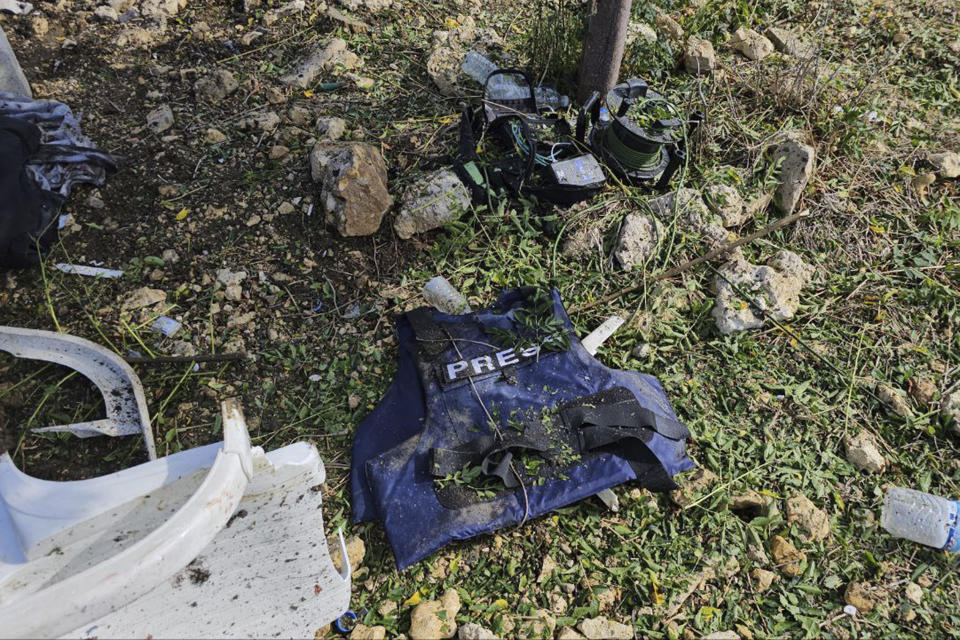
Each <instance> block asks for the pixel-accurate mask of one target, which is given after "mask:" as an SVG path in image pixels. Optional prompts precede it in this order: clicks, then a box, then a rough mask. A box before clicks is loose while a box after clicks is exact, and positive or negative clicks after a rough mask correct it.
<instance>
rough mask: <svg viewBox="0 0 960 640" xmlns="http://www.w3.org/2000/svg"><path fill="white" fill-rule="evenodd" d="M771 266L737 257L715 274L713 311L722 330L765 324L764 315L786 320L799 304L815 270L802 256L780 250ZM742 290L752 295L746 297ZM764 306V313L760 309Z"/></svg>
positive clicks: (742, 329) (739, 329) (734, 329)
mask: <svg viewBox="0 0 960 640" xmlns="http://www.w3.org/2000/svg"><path fill="white" fill-rule="evenodd" d="M771 263H772V264H776V265H777V266H779V267H780V268H781V269H783V270H782V271H781V270H777V269H774V268H773V267H772V266H758V265H753V264H750V263H749V262H747V261H746V260H743V259H735V260H731V261H730V262H728V263H726V264H725V265H723V266H722V267H721V268H720V270H719V274H718V275H717V278H716V288H717V298H716V304H715V305H714V307H713V311H712V312H711V315H712V316H713V319H714V321H715V322H716V324H717V328H718V329H719V330H720V333H722V334H724V335H727V334H730V333H735V332H737V331H745V330H747V329H756V328H759V327H762V326H763V324H764V320H765V318H771V319H773V320H777V321H779V320H787V319H789V318H792V317H793V315H794V313H796V310H797V307H798V306H799V305H800V291H801V290H802V289H803V287H804V286H806V284H807V282H809V280H810V277H811V273H812V270H811V269H810V267H809V266H808V265H806V263H804V262H803V261H802V260H801V259H800V258H799V256H797V255H796V254H794V253H793V252H790V251H787V250H785V249H784V250H781V251H780V252H779V253H778V254H777V256H775V257H774V258H773V259H772V260H771ZM739 291H742V292H743V293H744V294H747V295H751V296H753V297H752V298H751V299H750V301H749V302H748V301H746V300H743V298H742V297H741V294H740V293H739ZM758 308H759V310H762V313H759V312H758Z"/></svg>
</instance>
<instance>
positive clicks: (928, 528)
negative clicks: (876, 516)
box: [880, 487, 960, 553]
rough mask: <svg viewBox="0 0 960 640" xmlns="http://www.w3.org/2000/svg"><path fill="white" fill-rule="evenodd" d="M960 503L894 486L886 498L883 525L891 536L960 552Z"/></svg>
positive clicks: (881, 517)
mask: <svg viewBox="0 0 960 640" xmlns="http://www.w3.org/2000/svg"><path fill="white" fill-rule="evenodd" d="M958 520H960V502H957V501H956V500H947V499H946V498H940V497H938V496H934V495H930V494H929V493H924V492H922V491H914V490H913V489H903V488H900V487H892V488H890V489H888V490H887V494H886V496H884V499H883V512H882V513H881V515H880V524H881V525H882V526H883V528H884V529H886V530H887V532H888V533H890V535H893V536H896V537H898V538H906V539H907V540H912V541H913V542H917V543H920V544H925V545H927V546H928V547H933V548H935V549H943V550H945V551H950V552H954V553H955V552H958V551H960V521H958Z"/></svg>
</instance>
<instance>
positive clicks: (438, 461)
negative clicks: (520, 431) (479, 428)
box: [430, 435, 547, 489]
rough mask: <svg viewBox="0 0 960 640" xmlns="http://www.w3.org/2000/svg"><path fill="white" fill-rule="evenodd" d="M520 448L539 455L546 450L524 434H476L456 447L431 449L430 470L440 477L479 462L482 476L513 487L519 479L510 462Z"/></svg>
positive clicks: (543, 445)
mask: <svg viewBox="0 0 960 640" xmlns="http://www.w3.org/2000/svg"><path fill="white" fill-rule="evenodd" d="M523 450H531V451H536V452H538V453H541V454H542V453H544V452H546V451H547V446H546V445H545V444H543V443H541V442H537V441H535V440H531V439H530V438H525V437H523V436H515V437H506V438H504V439H503V440H500V441H498V440H497V438H496V437H494V436H492V435H490V436H479V437H477V438H474V439H473V440H471V441H470V442H467V443H466V444H463V445H461V446H459V447H454V448H451V449H446V448H442V447H435V448H433V449H432V450H431V451H430V454H431V456H430V457H431V459H430V473H432V474H433V476H434V477H437V478H442V477H445V476H448V475H450V474H452V473H455V472H457V471H459V470H460V469H463V468H464V467H466V466H477V465H479V466H480V468H481V469H482V471H483V473H484V475H487V476H491V477H496V478H500V480H501V481H502V482H503V486H504V487H506V488H507V489H514V488H516V487H519V486H520V482H519V480H518V479H517V477H516V475H515V474H514V473H513V471H512V470H511V469H510V463H511V462H512V461H513V455H514V453H515V452H517V451H523Z"/></svg>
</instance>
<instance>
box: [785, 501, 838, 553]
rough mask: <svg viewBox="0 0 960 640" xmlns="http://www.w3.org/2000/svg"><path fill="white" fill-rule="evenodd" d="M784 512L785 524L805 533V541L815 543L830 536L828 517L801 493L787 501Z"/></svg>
mask: <svg viewBox="0 0 960 640" xmlns="http://www.w3.org/2000/svg"><path fill="white" fill-rule="evenodd" d="M784 512H785V514H786V518H787V522H789V523H790V524H796V525H798V526H799V527H800V528H801V529H802V530H803V531H805V532H806V540H808V541H810V542H816V541H818V540H824V539H826V538H828V537H829V536H830V516H828V515H827V514H826V512H825V511H823V510H822V509H820V508H819V507H817V505H815V504H813V502H811V501H810V499H809V498H807V496H805V495H803V494H802V493H801V494H797V495H795V496H793V497H792V498H790V499H789V500H787V504H786V508H785V509H784Z"/></svg>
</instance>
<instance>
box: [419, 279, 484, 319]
mask: <svg viewBox="0 0 960 640" xmlns="http://www.w3.org/2000/svg"><path fill="white" fill-rule="evenodd" d="M423 297H424V299H425V300H426V301H427V302H428V303H430V305H431V306H433V307H435V308H436V309H438V310H439V311H442V312H443V313H449V314H450V315H457V314H461V313H470V312H471V311H473V310H472V309H471V308H470V305H469V304H468V303H467V299H466V298H464V297H463V294H462V293H460V292H459V291H457V290H456V289H455V288H454V287H453V285H452V284H450V283H449V282H448V281H447V279H446V278H444V277H443V276H437V277H435V278H431V279H430V281H429V282H427V284H426V285H424V287H423Z"/></svg>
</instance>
